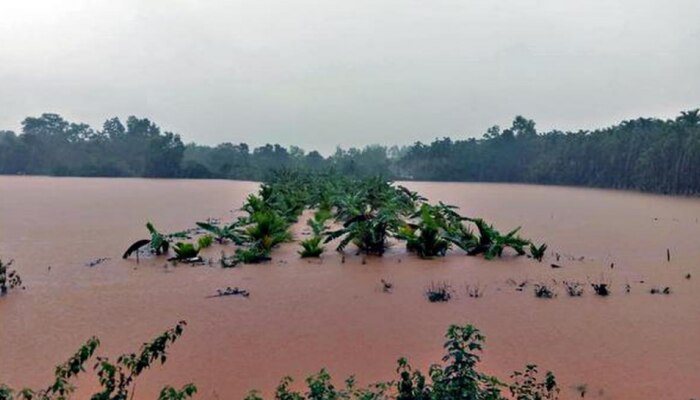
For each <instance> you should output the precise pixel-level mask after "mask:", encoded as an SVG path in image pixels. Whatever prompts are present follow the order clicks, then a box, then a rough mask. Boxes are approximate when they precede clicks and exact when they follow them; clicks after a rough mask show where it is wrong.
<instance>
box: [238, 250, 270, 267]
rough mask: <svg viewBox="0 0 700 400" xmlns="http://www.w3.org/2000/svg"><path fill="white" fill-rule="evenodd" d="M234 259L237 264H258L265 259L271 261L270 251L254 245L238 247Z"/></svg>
mask: <svg viewBox="0 0 700 400" xmlns="http://www.w3.org/2000/svg"><path fill="white" fill-rule="evenodd" d="M234 260H235V264H238V263H243V264H258V263H261V262H264V261H270V260H271V258H270V253H269V252H267V251H265V250H264V249H262V248H260V247H257V246H253V247H249V248H242V249H236V253H235V254H234ZM235 264H234V265H235Z"/></svg>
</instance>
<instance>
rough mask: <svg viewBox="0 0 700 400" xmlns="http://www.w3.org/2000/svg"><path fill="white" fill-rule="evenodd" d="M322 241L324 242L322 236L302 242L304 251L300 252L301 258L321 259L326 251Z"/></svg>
mask: <svg viewBox="0 0 700 400" xmlns="http://www.w3.org/2000/svg"><path fill="white" fill-rule="evenodd" d="M321 240H323V238H322V237H321V236H312V237H310V238H308V239H306V240H302V241H301V247H302V249H301V250H300V251H299V255H301V258H308V257H320V256H321V254H322V253H323V250H324V249H323V245H322V244H321Z"/></svg>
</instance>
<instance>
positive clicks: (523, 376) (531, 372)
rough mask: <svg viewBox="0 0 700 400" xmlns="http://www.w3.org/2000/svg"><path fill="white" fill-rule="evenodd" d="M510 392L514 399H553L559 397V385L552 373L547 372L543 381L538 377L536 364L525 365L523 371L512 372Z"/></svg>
mask: <svg viewBox="0 0 700 400" xmlns="http://www.w3.org/2000/svg"><path fill="white" fill-rule="evenodd" d="M511 379H513V380H514V383H513V384H512V385H510V387H509V390H510V394H511V396H512V397H513V399H515V400H555V399H557V398H559V391H560V389H559V387H558V386H557V381H556V379H555V377H554V374H552V373H551V372H549V371H548V372H547V373H546V374H545V378H544V381H540V380H539V379H538V373H537V366H536V365H532V364H531V365H527V366H526V367H525V371H523V372H518V371H516V372H513V375H511Z"/></svg>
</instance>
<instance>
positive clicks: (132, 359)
mask: <svg viewBox="0 0 700 400" xmlns="http://www.w3.org/2000/svg"><path fill="white" fill-rule="evenodd" d="M185 325H186V323H185V321H180V322H178V323H177V325H175V327H174V328H172V329H169V330H167V331H165V332H164V333H162V334H161V335H160V336H158V337H156V338H155V339H154V340H153V341H152V342H150V343H145V344H144V345H143V346H142V347H141V350H140V352H139V353H130V354H123V355H121V356H119V357H118V358H117V360H116V362H112V361H110V359H109V358H107V357H104V356H97V358H96V360H97V362H96V363H95V365H94V367H93V369H94V370H95V373H96V374H97V376H98V377H99V384H98V385H97V386H98V387H99V391H98V392H96V393H94V394H93V395H92V396H90V397H89V398H91V399H95V400H98V399H99V400H126V399H131V398H133V394H134V390H135V387H136V379H137V378H138V377H139V376H140V375H141V374H142V373H143V372H145V371H146V370H147V369H149V368H150V367H151V366H153V365H154V364H155V363H157V362H158V361H160V364H164V363H165V361H166V360H167V356H168V353H167V349H168V347H169V346H170V345H171V344H173V343H175V341H176V340H177V339H178V338H179V337H180V336H181V335H182V333H183V331H184V328H185ZM99 346H100V341H99V339H97V338H96V337H92V338H90V339H89V340H88V341H87V342H85V344H84V345H83V346H82V347H80V349H79V350H78V351H77V352H76V353H75V355H73V356H72V357H71V358H70V359H69V360H68V361H66V362H65V363H64V364H61V365H59V366H57V367H56V369H55V373H54V382H53V383H52V384H51V385H49V386H48V387H47V388H45V389H39V390H34V389H29V388H25V389H22V390H20V391H15V390H13V389H12V388H10V387H8V386H7V385H4V384H0V400H13V399H14V400H34V399H37V400H66V399H69V398H71V396H72V395H73V393H74V392H75V391H76V386H75V384H74V383H73V382H72V381H73V380H74V379H76V377H78V376H79V375H82V373H84V372H85V364H86V363H87V362H88V361H89V360H90V359H91V358H92V357H93V356H94V355H95V352H96V351H97V349H98V348H99ZM15 393H16V394H15ZM196 393H197V387H196V386H194V385H193V384H187V385H185V386H183V387H182V389H176V388H174V387H172V386H166V387H164V388H163V390H161V392H160V395H159V396H158V399H159V400H184V399H189V398H191V397H193V396H194V395H195V394H196Z"/></svg>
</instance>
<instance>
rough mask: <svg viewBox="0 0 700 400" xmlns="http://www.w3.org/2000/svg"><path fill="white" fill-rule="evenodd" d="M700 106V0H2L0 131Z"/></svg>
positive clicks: (294, 137) (330, 136) (548, 121)
mask: <svg viewBox="0 0 700 400" xmlns="http://www.w3.org/2000/svg"><path fill="white" fill-rule="evenodd" d="M697 107H700V1H698V0H666V1H661V0H539V1H538V0H461V1H442V0H372V1H366V0H317V1H295V0H286V1H271V0H244V1H234V0H226V1H224V0H200V1H196V0H110V1H103V0H0V129H2V128H4V129H13V130H19V127H20V125H19V123H20V121H21V120H22V119H23V118H24V117H26V116H28V115H38V114H40V113H42V112H56V113H60V114H62V115H63V116H65V117H66V118H68V119H70V120H73V121H81V122H87V123H90V124H91V125H94V126H101V124H102V122H103V121H104V120H105V119H106V118H108V117H112V116H120V117H126V116H128V115H131V114H134V115H137V116H142V117H148V118H151V119H152V120H154V121H156V122H157V123H158V124H160V125H161V126H162V127H163V128H165V129H168V130H172V131H175V132H177V133H180V134H181V135H182V136H183V139H184V140H185V141H187V142H189V141H197V142H200V143H206V144H215V143H219V142H222V141H231V142H241V141H244V142H248V143H250V144H253V145H259V144H263V143H265V142H279V143H282V144H285V145H289V144H296V145H300V146H302V147H305V148H307V149H308V148H319V149H321V150H323V151H324V152H328V151H330V150H332V149H333V148H335V146H336V145H341V146H344V147H347V146H351V145H365V144H371V143H380V144H406V143H410V142H413V141H416V140H423V141H430V140H432V139H433V138H435V137H439V136H446V135H450V136H453V137H466V136H481V134H482V133H483V132H484V131H485V129H486V128H487V127H489V126H491V125H493V124H500V125H502V126H503V125H508V124H509V123H510V121H511V120H512V117H513V116H515V115H516V114H522V115H524V116H526V117H528V118H532V119H534V120H535V121H536V122H537V124H538V128H539V129H540V130H545V129H551V128H558V129H578V128H593V127H599V126H605V125H609V124H612V123H616V122H618V121H620V120H622V119H625V118H633V117H637V116H658V117H671V116H673V115H675V114H676V113H677V112H678V111H680V110H685V109H690V108H697Z"/></svg>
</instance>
